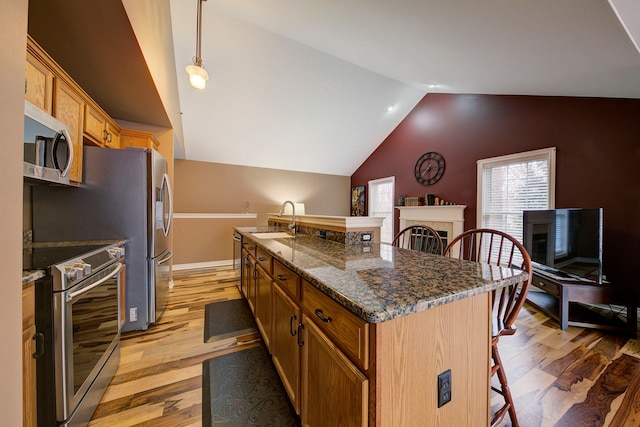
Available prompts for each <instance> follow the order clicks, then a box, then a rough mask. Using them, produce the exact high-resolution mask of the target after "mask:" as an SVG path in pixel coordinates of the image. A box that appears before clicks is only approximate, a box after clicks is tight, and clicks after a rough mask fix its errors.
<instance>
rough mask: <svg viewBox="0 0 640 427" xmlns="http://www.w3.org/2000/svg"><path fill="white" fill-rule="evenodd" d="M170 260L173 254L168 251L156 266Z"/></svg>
mask: <svg viewBox="0 0 640 427" xmlns="http://www.w3.org/2000/svg"><path fill="white" fill-rule="evenodd" d="M171 258H173V252H171V251H169V253H168V254H167V256H165V257H164V258H162V259H161V260H159V261H158V265H160V264H164V263H165V262H167V261H169V260H170V259H171Z"/></svg>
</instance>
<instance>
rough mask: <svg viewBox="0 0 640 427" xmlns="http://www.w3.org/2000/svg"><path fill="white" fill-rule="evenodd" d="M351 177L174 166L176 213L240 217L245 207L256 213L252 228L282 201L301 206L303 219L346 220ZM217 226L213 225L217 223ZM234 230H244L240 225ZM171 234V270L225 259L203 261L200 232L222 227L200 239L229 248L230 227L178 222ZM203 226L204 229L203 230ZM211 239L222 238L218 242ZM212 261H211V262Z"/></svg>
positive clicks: (200, 164)
mask: <svg viewBox="0 0 640 427" xmlns="http://www.w3.org/2000/svg"><path fill="white" fill-rule="evenodd" d="M350 185H351V184H350V177H348V176H338V175H326V174H317V173H307V172H293V171H283V170H276V169H266V168H254V167H248V166H236V165H226V164H221V163H207V162H197V161H192V160H176V161H175V180H174V199H175V200H174V212H175V213H241V212H243V204H244V203H245V201H246V202H249V212H250V213H256V214H257V215H258V216H257V221H256V225H259V226H260V225H267V214H269V213H273V212H277V211H278V209H279V208H280V206H281V205H282V203H283V202H284V201H285V200H291V201H293V202H296V203H304V204H305V213H307V214H318V215H339V216H348V215H349V211H350V208H349V207H350V203H351V200H350V197H351V196H350V194H351V188H350ZM216 221H217V224H218V225H214V223H216ZM240 222H241V221H238V225H244V223H242V224H241V223H240ZM176 224H177V225H176V228H175V233H174V251H175V259H174V264H181V263H192V262H205V261H220V260H226V259H229V257H228V256H227V255H224V254H225V253H227V252H228V251H229V249H228V247H226V248H224V249H223V251H224V252H223V253H222V254H216V252H215V251H214V250H213V249H212V250H209V251H207V253H209V254H211V256H212V258H209V259H204V258H206V257H203V255H202V251H203V250H205V248H206V247H205V248H203V247H202V246H201V244H200V243H198V244H195V243H193V239H194V238H197V236H198V235H199V231H202V227H203V226H204V227H207V228H208V227H223V228H222V229H217V230H207V231H206V234H204V235H202V236H203V237H202V239H210V240H209V241H210V242H211V245H217V244H220V245H230V244H231V236H230V234H229V229H228V228H229V226H230V224H229V222H228V221H220V220H207V221H206V222H203V220H196V219H180V220H179V222H177V223H176ZM203 224H206V225H203ZM212 236H223V237H222V239H223V241H222V242H219V241H218V240H216V239H213V237H212ZM214 257H215V258H214Z"/></svg>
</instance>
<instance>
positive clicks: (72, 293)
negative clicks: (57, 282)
mask: <svg viewBox="0 0 640 427" xmlns="http://www.w3.org/2000/svg"><path fill="white" fill-rule="evenodd" d="M120 270H122V264H120V263H118V266H117V267H116V268H115V270H113V271H112V272H111V273H109V275H108V276H105V277H103V278H102V279H100V280H98V281H97V282H95V283H92V284H91V285H89V286H87V287H86V288H82V289H79V290H77V291H75V292H71V293H70V294H68V295H67V297H66V299H65V300H66V302H69V301H71V300H73V299H74V298H75V297H77V296H80V295H82V294H84V293H86V292H89V291H90V290H91V289H93V288H95V287H97V286H100V285H102V284H103V283H104V282H106V281H107V280H109V279H111V278H112V277H113V276H115V275H116V274H118V273H120Z"/></svg>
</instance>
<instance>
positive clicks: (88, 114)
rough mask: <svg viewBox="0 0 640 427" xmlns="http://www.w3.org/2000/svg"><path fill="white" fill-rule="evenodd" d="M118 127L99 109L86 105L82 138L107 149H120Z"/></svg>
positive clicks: (119, 130)
mask: <svg viewBox="0 0 640 427" xmlns="http://www.w3.org/2000/svg"><path fill="white" fill-rule="evenodd" d="M120 132H121V129H120V126H118V125H117V124H116V123H115V122H114V121H113V120H111V118H109V116H108V115H107V114H106V113H104V112H103V111H102V110H100V109H99V108H97V107H95V106H93V105H90V104H87V106H86V108H85V114H84V136H85V138H87V139H88V140H89V141H90V142H92V143H94V144H96V145H99V146H101V147H107V148H120Z"/></svg>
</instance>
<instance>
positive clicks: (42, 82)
mask: <svg viewBox="0 0 640 427" xmlns="http://www.w3.org/2000/svg"><path fill="white" fill-rule="evenodd" d="M81 93H83V92H82V89H80V88H79V87H78V86H77V85H76V84H75V82H74V81H73V80H72V79H71V77H69V76H68V75H67V74H66V73H65V72H64V70H62V68H60V67H59V66H58V65H57V64H56V63H55V61H53V59H52V58H51V57H50V56H49V55H48V54H47V53H46V52H45V51H44V50H43V49H42V48H41V47H40V46H39V45H38V44H37V43H36V42H35V41H33V39H31V37H28V40H27V56H26V65H25V100H27V101H29V102H31V103H32V104H34V105H36V106H37V107H38V108H40V109H42V110H44V111H46V112H47V113H49V114H51V115H52V116H53V117H55V118H56V119H58V120H60V121H61V122H62V123H64V124H65V125H67V126H68V127H69V130H70V132H71V142H72V144H73V149H74V159H73V163H72V165H71V169H70V171H69V179H70V181H72V182H74V183H80V182H82V132H83V118H84V104H85V101H84V98H83V96H82V95H81Z"/></svg>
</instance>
